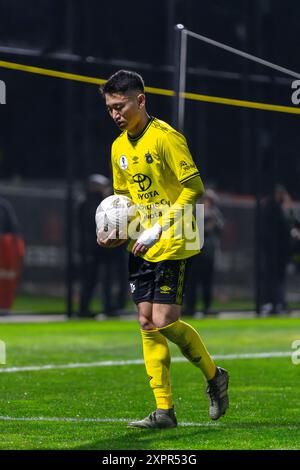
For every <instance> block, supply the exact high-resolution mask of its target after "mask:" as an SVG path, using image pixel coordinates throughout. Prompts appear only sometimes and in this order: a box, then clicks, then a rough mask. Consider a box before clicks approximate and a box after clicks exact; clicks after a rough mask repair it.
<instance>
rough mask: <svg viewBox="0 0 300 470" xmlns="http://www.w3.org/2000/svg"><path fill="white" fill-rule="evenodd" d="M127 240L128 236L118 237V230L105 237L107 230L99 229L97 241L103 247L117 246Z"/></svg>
mask: <svg viewBox="0 0 300 470" xmlns="http://www.w3.org/2000/svg"><path fill="white" fill-rule="evenodd" d="M126 241H127V239H126V238H117V231H116V230H113V231H112V232H111V233H110V234H109V236H108V237H105V232H102V231H99V232H98V233H97V243H98V245H100V246H102V247H103V248H115V247H117V246H120V245H123V243H125V242H126Z"/></svg>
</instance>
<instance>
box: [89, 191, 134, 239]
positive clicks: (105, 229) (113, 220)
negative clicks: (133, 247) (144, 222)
mask: <svg viewBox="0 0 300 470" xmlns="http://www.w3.org/2000/svg"><path fill="white" fill-rule="evenodd" d="M133 207H134V205H133V202H132V200H131V199H130V198H129V197H127V196H118V195H116V194H114V195H112V196H108V197H107V198H105V199H103V201H102V202H101V204H100V205H99V206H98V207H97V210H96V216H95V220H96V227H97V234H98V233H99V232H100V233H101V235H102V237H104V238H107V237H108V236H109V235H110V234H111V233H112V232H113V231H114V230H116V238H127V227H128V224H129V222H130V221H131V218H132V214H133Z"/></svg>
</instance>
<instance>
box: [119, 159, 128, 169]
mask: <svg viewBox="0 0 300 470" xmlns="http://www.w3.org/2000/svg"><path fill="white" fill-rule="evenodd" d="M120 167H121V168H122V170H127V168H128V160H127V158H126V157H125V155H121V157H120Z"/></svg>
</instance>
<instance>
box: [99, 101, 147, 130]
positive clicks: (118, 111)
mask: <svg viewBox="0 0 300 470" xmlns="http://www.w3.org/2000/svg"><path fill="white" fill-rule="evenodd" d="M105 102H106V107H107V110H108V112H109V114H110V116H111V118H112V119H113V120H114V122H115V123H116V124H117V126H118V127H119V128H120V129H121V130H122V131H124V130H127V131H129V132H130V131H131V130H132V129H135V127H136V126H137V125H138V123H139V121H140V119H141V110H142V109H143V108H144V105H145V95H143V94H142V93H130V94H129V93H128V94H126V95H123V94H119V93H113V94H106V95H105Z"/></svg>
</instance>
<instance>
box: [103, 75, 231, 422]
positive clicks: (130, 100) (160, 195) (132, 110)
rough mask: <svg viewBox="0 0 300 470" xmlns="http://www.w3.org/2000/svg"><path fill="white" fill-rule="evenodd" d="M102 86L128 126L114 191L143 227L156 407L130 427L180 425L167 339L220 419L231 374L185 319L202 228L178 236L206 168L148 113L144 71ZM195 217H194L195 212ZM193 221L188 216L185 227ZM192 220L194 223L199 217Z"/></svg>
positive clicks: (143, 297)
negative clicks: (200, 378) (189, 274)
mask: <svg viewBox="0 0 300 470" xmlns="http://www.w3.org/2000/svg"><path fill="white" fill-rule="evenodd" d="M100 90H101V93H102V95H103V97H104V100H105V104H106V107H107V110H108V112H109V115H110V116H111V118H112V119H113V120H114V122H115V123H116V125H117V126H118V127H119V129H120V131H121V134H120V135H119V137H117V139H116V140H115V141H114V142H113V145H112V152H111V159H112V170H113V186H114V193H115V194H120V195H126V196H128V197H130V198H131V199H132V200H133V202H134V203H135V204H136V205H137V207H138V210H139V212H140V224H141V226H142V228H143V229H144V231H143V232H142V233H141V234H140V235H139V236H138V238H137V239H136V240H131V242H130V244H129V247H130V249H131V253H130V257H129V281H130V288H131V292H132V296H133V300H134V302H135V303H136V305H137V308H138V315H139V323H140V327H141V335H142V343H143V354H144V361H145V366H146V371H147V374H148V376H149V379H150V386H151V388H152V390H153V393H154V397H155V401H156V410H155V411H153V412H152V413H150V415H149V416H147V417H145V418H144V419H141V420H139V421H133V422H131V423H129V426H132V427H138V428H172V427H176V426H177V420H176V414H175V411H174V405H173V400H172V392H171V385H170V372H169V368H170V361H171V359H170V351H169V346H168V340H169V341H171V342H173V343H175V344H177V346H178V347H179V349H180V350H181V352H182V354H183V355H184V356H185V357H186V358H187V359H188V360H189V361H190V362H191V363H192V364H193V365H194V366H196V367H197V368H199V369H200V370H201V371H202V373H203V374H204V376H205V378H206V380H207V383H208V385H207V393H208V395H209V399H210V406H209V415H210V418H211V419H213V420H216V419H218V418H220V417H221V416H222V415H224V414H225V411H226V409H227V408H228V405H229V400H228V394H227V389H228V381H229V376H228V372H227V371H226V370H224V369H222V368H221V367H216V365H215V363H214V361H213V360H212V358H211V356H210V355H209V353H208V351H207V349H206V347H205V345H204V344H203V342H202V339H201V337H200V336H199V334H198V332H197V331H196V330H195V329H194V328H193V327H192V326H190V325H189V324H187V323H186V322H184V321H182V320H181V319H180V315H181V309H182V297H183V291H184V278H185V270H186V265H187V263H188V258H190V257H191V256H194V255H195V254H197V253H198V252H199V240H198V239H197V237H198V230H196V229H195V230H194V235H193V236H194V238H195V243H189V242H190V240H189V239H188V237H187V235H186V233H185V231H184V230H183V231H182V232H183V233H180V235H179V236H178V233H179V232H178V230H177V229H178V226H179V224H180V222H181V221H182V218H181V217H180V216H178V214H181V213H182V211H183V209H184V207H193V205H195V201H196V199H197V198H198V197H199V196H201V195H202V194H203V193H204V188H203V184H202V181H201V178H200V175H199V171H198V169H197V167H196V165H195V163H194V161H193V159H192V156H191V154H190V152H189V149H188V146H187V143H186V140H185V138H184V137H183V135H182V134H180V133H179V132H177V131H176V130H175V129H173V128H172V127H171V126H170V125H169V124H167V123H165V122H163V121H161V120H159V119H157V118H155V117H151V116H149V114H148V113H147V111H146V107H145V103H146V98H145V93H144V82H143V79H142V77H141V76H140V75H139V74H137V73H135V72H129V71H125V70H120V71H118V72H116V73H115V74H114V75H112V76H111V77H110V78H109V80H108V81H107V82H106V83H105V85H104V86H102V87H101V89H100ZM184 215H185V213H184ZM188 215H189V217H187V218H189V220H191V217H192V214H191V213H190V214H187V216H188ZM188 225H189V222H186V221H185V220H184V228H186V227H188ZM190 225H192V226H193V227H194V228H195V224H194V220H192V222H191V224H190ZM176 230H177V231H176ZM189 238H190V237H189ZM97 239H98V243H99V244H100V245H102V246H106V247H114V246H117V245H119V244H120V243H122V242H123V241H124V240H118V239H114V238H113V237H112V236H110V237H108V238H106V239H105V237H104V233H101V232H100V233H99V232H98V235H97Z"/></svg>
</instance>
